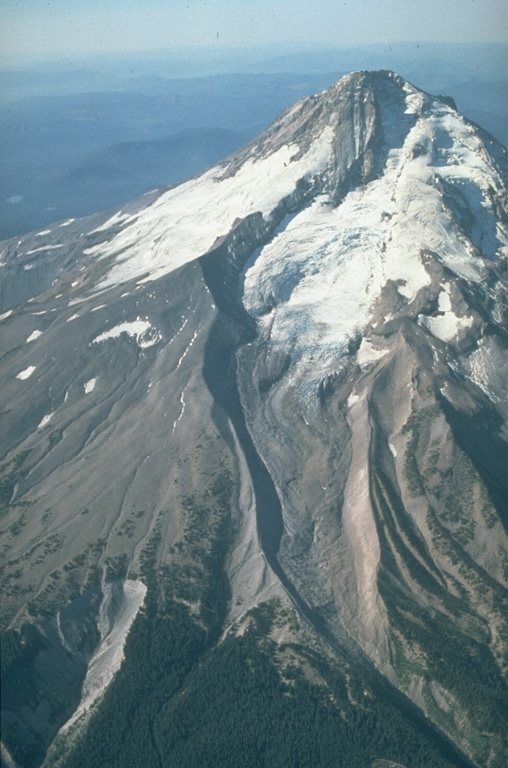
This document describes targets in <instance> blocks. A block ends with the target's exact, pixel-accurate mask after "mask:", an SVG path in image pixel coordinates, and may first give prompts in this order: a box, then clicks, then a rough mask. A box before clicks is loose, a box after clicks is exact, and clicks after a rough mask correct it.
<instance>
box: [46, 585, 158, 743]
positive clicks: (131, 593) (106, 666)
mask: <svg viewBox="0 0 508 768" xmlns="http://www.w3.org/2000/svg"><path fill="white" fill-rule="evenodd" d="M103 595H104V597H103V600H102V603H101V606H100V609H99V620H98V622H97V629H98V630H99V632H100V637H101V639H100V643H99V646H98V648H97V650H96V652H95V653H94V655H93V656H92V658H91V660H90V663H89V664H88V669H87V673H86V677H85V680H84V683H83V688H82V693H81V701H80V703H79V705H78V707H77V709H76V711H75V712H74V714H73V715H72V717H71V718H70V720H68V721H67V722H66V723H65V725H64V726H62V728H61V732H65V731H66V730H68V728H69V727H70V726H71V725H73V724H74V723H75V722H76V721H77V720H78V719H79V718H80V717H81V716H82V715H83V714H85V713H86V712H88V711H89V709H90V707H91V706H92V705H93V703H94V702H95V701H96V700H97V698H98V697H99V696H100V695H101V694H102V693H103V692H104V691H105V690H106V688H107V687H108V685H109V684H110V682H111V681H112V679H113V677H114V676H115V674H116V672H117V671H118V670H119V669H120V666H121V664H122V661H123V658H124V654H123V649H124V645H125V641H126V639H127V635H128V634H129V630H130V628H131V625H132V622H133V621H134V619H135V618H136V616H137V614H138V612H139V609H140V608H141V606H142V605H143V602H144V600H145V595H146V586H145V585H144V584H143V583H142V582H141V581H133V580H127V581H125V582H123V584H119V583H114V584H106V585H105V587H104V590H103Z"/></svg>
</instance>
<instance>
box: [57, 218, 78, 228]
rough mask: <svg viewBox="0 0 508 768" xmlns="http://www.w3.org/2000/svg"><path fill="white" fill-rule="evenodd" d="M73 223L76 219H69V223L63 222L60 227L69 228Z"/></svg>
mask: <svg viewBox="0 0 508 768" xmlns="http://www.w3.org/2000/svg"><path fill="white" fill-rule="evenodd" d="M73 221H75V219H67V221H63V222H62V223H61V224H60V225H59V226H60V227H68V226H69V224H72V222H73Z"/></svg>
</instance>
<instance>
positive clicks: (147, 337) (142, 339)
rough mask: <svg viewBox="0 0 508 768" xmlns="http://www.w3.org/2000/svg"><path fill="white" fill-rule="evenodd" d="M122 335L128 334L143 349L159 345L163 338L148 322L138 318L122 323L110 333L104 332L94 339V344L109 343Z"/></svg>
mask: <svg viewBox="0 0 508 768" xmlns="http://www.w3.org/2000/svg"><path fill="white" fill-rule="evenodd" d="M122 333H126V334H127V335H128V336H130V337H131V338H133V339H135V341H136V343H137V344H138V346H140V347H141V348H142V349H146V348H147V347H153V345H154V344H157V343H158V342H159V341H160V340H161V338H162V336H161V334H160V333H159V331H157V330H155V329H154V327H153V326H152V325H151V323H150V322H149V321H148V320H141V318H140V317H138V318H137V319H136V320H133V321H130V322H125V323H120V324H119V325H115V327H114V328H110V330H109V331H104V333H101V334H100V335H99V336H97V337H96V338H95V339H93V341H92V344H100V343H101V342H102V341H107V340H108V339H117V338H118V337H119V336H120V335H121V334H122Z"/></svg>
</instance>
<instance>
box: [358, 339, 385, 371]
mask: <svg viewBox="0 0 508 768" xmlns="http://www.w3.org/2000/svg"><path fill="white" fill-rule="evenodd" d="M387 351H388V350H387V349H376V348H375V347H373V346H372V342H371V341H369V340H368V339H366V338H365V337H364V338H363V339H362V343H361V344H360V347H359V349H358V352H357V353H356V359H357V361H358V364H359V365H361V366H362V367H363V366H365V365H369V363H375V362H376V361H377V360H379V359H380V358H381V357H383V355H386V353H387Z"/></svg>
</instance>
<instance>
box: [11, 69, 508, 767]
mask: <svg viewBox="0 0 508 768" xmlns="http://www.w3.org/2000/svg"><path fill="white" fill-rule="evenodd" d="M506 195H507V187H506V152H505V150H504V149H503V148H501V147H500V146H499V145H497V144H496V142H495V141H494V140H492V139H491V138H490V137H489V136H488V135H487V134H484V133H483V132H482V131H481V130H480V129H478V128H477V127H476V126H473V125H471V124H469V123H468V122H467V121H466V120H465V119H464V118H462V117H461V116H460V115H459V114H458V113H457V112H456V111H455V109H454V108H453V106H452V105H450V104H449V103H448V102H446V101H443V100H440V99H436V98H434V97H431V96H429V95H427V94H425V93H423V92H421V91H418V90H417V89H416V88H414V87H413V86H411V85H409V84H408V83H406V82H405V81H403V80H402V79H401V78H399V77H398V76H396V75H394V74H393V73H387V72H380V73H365V72H364V73H354V74H352V75H349V76H348V77H346V78H343V79H342V80H340V81H339V82H338V83H337V84H336V85H335V86H333V88H331V89H330V90H329V91H327V92H325V93H323V94H321V95H319V96H315V97H312V98H308V99H304V100H302V101H301V102H298V103H297V104H296V105H295V106H294V107H292V108H290V109H289V110H287V111H286V112H285V113H284V114H283V115H282V116H281V117H280V118H279V120H278V121H276V123H274V125H273V126H271V128H270V129H268V131H267V132H266V133H264V134H263V135H262V136H261V137H260V138H259V139H258V140H257V141H255V142H253V143H251V144H250V145H248V146H247V147H245V148H244V149H243V150H242V151H241V152H239V153H238V154H236V155H235V156H233V157H231V158H229V159H228V160H227V161H225V162H224V163H222V164H220V165H218V166H216V167H214V168H213V169H211V170H210V171H208V172H207V173H205V174H203V176H201V177H199V178H198V179H196V180H193V181H191V182H188V183H186V184H184V185H182V186H181V187H178V188H176V189H173V190H169V191H166V192H163V193H161V194H159V195H152V196H151V197H147V198H146V199H141V200H140V201H137V202H136V203H133V204H132V206H131V207H130V208H129V209H124V210H123V211H121V212H118V213H116V214H114V215H113V216H109V217H107V216H105V215H103V216H99V217H92V218H91V219H88V220H84V221H83V222H64V223H63V224H61V225H60V226H57V227H55V228H54V229H52V230H51V232H50V233H49V234H45V235H40V236H39V235H37V234H33V235H30V236H27V237H25V238H23V239H22V240H21V241H19V243H14V242H9V243H6V244H4V248H3V254H2V260H3V262H4V266H3V270H4V271H5V273H6V280H5V282H4V286H5V288H4V294H3V296H4V298H5V302H6V303H5V309H2V311H3V312H4V314H3V315H2V328H3V331H4V333H3V337H4V342H3V343H4V345H5V354H4V358H3V363H2V377H3V378H2V385H1V392H2V398H3V399H4V401H5V404H4V405H3V410H2V420H3V427H2V446H3V447H2V461H3V465H2V471H3V485H2V493H3V499H4V503H5V508H6V512H5V516H4V518H3V526H2V527H3V534H4V566H3V569H4V579H5V582H4V583H5V586H4V618H3V620H4V626H5V627H14V628H19V627H21V626H22V625H23V623H24V622H27V621H30V622H32V621H34V622H35V623H36V624H37V625H38V626H39V628H40V630H41V632H42V633H43V635H44V637H45V638H46V639H47V640H48V641H49V635H50V630H49V629H48V627H50V626H54V625H55V621H56V617H58V616H60V615H63V612H64V611H65V610H68V609H67V608H66V606H68V605H70V604H72V605H74V604H75V602H73V601H76V600H80V599H82V598H80V597H79V596H80V595H82V594H83V593H86V594H94V595H95V600H96V605H95V608H94V611H93V612H92V615H93V622H92V623H93V631H92V632H91V634H90V631H91V630H90V631H89V628H87V627H88V624H87V623H86V622H83V626H82V628H81V630H80V632H81V635H80V636H82V637H83V638H88V639H87V641H86V643H85V646H86V652H84V651H81V650H80V651H79V652H78V651H76V652H74V651H72V650H70V651H69V654H70V656H71V657H72V658H73V659H78V658H79V659H81V662H80V664H81V666H79V664H78V666H79V672H77V673H76V675H75V680H77V681H78V683H77V684H78V687H79V686H80V685H81V683H82V681H83V679H84V676H85V672H86V670H85V665H86V664H88V663H89V662H90V659H92V657H93V658H95V659H96V658H97V656H98V654H99V655H100V646H99V643H100V637H99V635H100V634H101V631H100V626H99V629H96V628H95V623H94V622H95V621H99V616H100V609H99V604H100V603H101V601H102V605H103V606H104V600H105V596H106V595H108V594H109V593H110V592H111V590H112V587H111V586H110V584H111V583H113V582H116V583H119V584H122V583H124V582H125V583H126V584H132V583H137V584H141V586H140V587H139V588H136V589H137V591H136V590H134V592H135V595H134V597H135V598H136V599H135V600H134V603H135V604H136V605H135V608H136V610H135V611H134V609H133V612H132V613H131V614H129V616H130V619H129V621H130V620H131V619H132V618H133V617H134V615H135V613H136V611H137V610H139V608H140V606H141V604H142V602H143V599H144V592H143V589H144V587H143V584H144V583H147V582H148V580H149V579H155V582H151V584H152V587H150V586H149V593H150V589H151V588H153V583H156V584H158V585H159V586H158V587H157V589H160V590H163V585H166V586H167V584H168V583H171V585H172V587H171V589H173V590H176V592H175V594H176V595H177V597H178V599H179V600H180V601H183V602H184V603H185V604H186V605H187V606H189V609H190V610H191V611H192V612H193V613H194V615H196V616H200V615H204V614H203V611H204V610H205V606H206V605H207V603H206V600H205V598H204V597H203V596H201V597H199V594H200V593H199V590H197V586H196V585H198V584H200V583H201V582H200V580H201V579H203V578H204V577H205V575H206V570H205V566H204V565H203V563H204V562H205V559H204V558H205V557H206V558H211V557H212V555H213V553H214V552H215V551H216V548H215V547H216V545H215V544H214V543H213V542H215V541H216V539H217V540H219V539H220V540H221V541H222V546H223V550H224V551H223V552H222V555H221V556H222V557H223V561H222V562H223V567H224V568H225V572H226V574H227V579H228V585H229V586H228V595H229V597H228V599H227V600H226V598H224V604H223V605H222V608H220V610H219V609H218V608H217V615H219V614H220V615H222V614H221V613H220V612H221V611H223V618H222V624H221V632H222V633H224V632H227V630H228V628H230V627H231V626H233V625H234V624H235V622H238V621H241V620H242V617H245V615H246V613H247V612H248V611H249V610H250V609H251V608H252V607H253V606H255V605H258V604H261V603H262V602H264V601H266V600H269V599H270V598H272V597H274V596H278V597H279V598H280V599H281V600H282V601H285V602H286V604H292V605H293V607H294V609H295V610H296V611H297V612H300V614H301V615H302V616H303V617H304V618H305V620H306V622H307V623H308V624H309V625H310V626H311V628H312V631H313V632H315V633H317V635H319V636H321V638H324V640H325V641H326V643H328V645H329V646H330V648H331V649H332V652H333V653H335V654H337V655H338V656H339V657H341V658H344V659H347V660H348V663H352V664H359V665H361V666H362V668H363V669H371V670H373V671H372V674H374V675H378V674H379V673H382V675H383V676H384V677H385V678H387V679H388V680H389V681H390V682H391V683H393V684H394V685H395V686H396V687H397V688H399V689H400V690H402V691H403V692H404V693H405V694H406V695H407V696H408V697H409V698H410V699H411V700H412V701H413V702H415V703H416V704H417V705H418V707H420V708H421V709H422V710H423V711H424V712H425V713H426V714H427V715H428V716H429V717H430V718H431V719H433V720H434V722H435V723H436V724H437V725H438V726H439V728H440V729H442V730H443V731H445V732H446V733H447V734H448V735H449V736H450V737H451V739H452V740H453V741H454V742H455V743H456V744H457V745H458V746H459V747H460V749H461V750H462V751H463V752H465V753H466V754H468V755H470V756H471V757H472V759H473V760H474V761H476V762H477V764H484V765H492V766H495V765H500V762H499V761H500V760H502V757H501V756H502V750H503V746H502V735H501V734H499V733H497V732H493V731H492V730H489V726H488V723H489V722H491V712H490V710H489V706H490V705H489V702H488V700H487V698H486V695H485V692H484V691H483V689H482V691H481V692H480V693H479V694H478V697H477V700H476V705H477V709H476V710H475V711H473V709H472V707H471V700H470V698H469V697H468V695H467V691H466V688H467V682H466V678H468V676H469V678H468V679H469V682H470V681H471V680H472V681H473V683H474V685H477V684H478V685H479V684H480V682H479V681H481V680H482V676H484V675H485V674H488V675H490V676H491V679H492V680H494V679H496V680H497V679H501V678H499V675H506V667H507V659H506V650H507V648H506V611H505V608H504V606H503V601H505V599H506V591H505V590H506V578H507V575H508V555H507V547H506V526H507V518H506V498H507V495H506V438H507V435H506V412H505V405H506V392H505V383H506V370H505V367H504V366H505V362H506V314H507V309H506V293H505V278H506V256H507V244H508V227H507V222H508V213H507V206H506V199H507V197H506ZM34 257H36V258H34ZM33 270H37V281H33V280H32V279H31V275H32V274H35V272H33ZM226 487H227V489H228V493H229V491H230V492H231V497H230V501H229V502H228V524H227V527H221V526H223V524H224V519H223V516H224V510H223V507H224V501H223V500H224V498H225V497H224V495H223V490H224V488H226ZM200 515H201V517H199V516H200ZM198 518H199V520H200V521H201V522H200V523H199V525H200V526H201V527H196V526H197V525H198V523H197V522H196V521H197V520H198ZM193 526H194V527H193ZM207 526H208V527H207ZM226 530H227V533H226ZM197 531H199V535H198V534H197ZM219 532H220V535H219ZM214 537H215V538H214ZM138 580H139V581H138ZM175 585H176V586H175ZM164 588H166V587H164ZM118 589H120V587H118ZM122 589H123V590H125V588H124V587H122ZM87 590H88V591H89V590H92V592H87ZM94 590H95V591H94ZM140 590H141V591H140ZM178 590H180V591H178ZM196 590H197V591H196ZM141 592H143V595H141ZM122 594H123V593H122ZM224 594H226V592H225V593H224ZM137 598H139V600H138V599H137ZM142 598H143V599H142ZM131 602H132V601H131ZM127 603H129V601H128V600H127ZM134 603H133V604H134ZM129 605H130V603H129ZM206 610H208V608H207V609H206ZM127 613H128V611H127ZM87 621H88V619H87ZM129 621H127V620H126V621H125V622H124V625H125V626H124V628H126V629H125V632H124V633H123V634H122V632H120V633H119V636H120V635H121V641H122V642H123V640H124V638H125V635H126V633H127V631H128V626H130V624H129ZM48 622H49V623H48ZM99 623H100V622H99ZM113 624H114V622H113ZM78 635H79V632H78ZM106 636H107V633H105V632H104V631H103V632H102V640H103V641H104V638H105V637H106ZM437 637H438V638H439V642H436V638H437ZM45 652H46V651H44V652H41V654H39V656H38V657H37V659H38V662H37V663H38V664H39V667H41V669H42V667H44V657H43V655H42V654H43V653H45ZM76 663H77V662H76ZM452 667H453V668H454V669H455V670H457V669H458V670H459V672H457V671H454V672H453V673H451V672H450V669H451V668H452ZM466 670H468V671H467V672H466ZM91 671H93V664H90V666H89V677H90V673H91ZM41 674H43V675H44V672H43V671H42V672H41ZM496 676H498V677H496ZM92 677H93V675H92ZM496 686H497V683H496ZM495 690H496V693H495V696H497V695H498V693H497V691H498V688H497V687H496V689H495ZM87 691H88V688H87V685H86V684H85V689H84V693H83V700H82V702H81V705H80V707H81V708H80V709H78V714H79V713H80V712H82V711H84V710H85V709H86V708H87V707H86V700H87V696H89V693H87ZM73 695H74V694H73ZM74 698H75V696H74ZM89 698H90V697H89ZM496 701H497V700H496ZM492 706H493V707H495V706H497V704H496V703H494V704H493V705H492ZM77 707H78V701H74V699H73V705H72V707H70V708H67V709H66V708H63V710H60V711H59V712H57V713H53V715H52V720H51V726H50V727H49V731H48V729H46V730H47V732H51V734H54V733H55V732H56V730H58V728H59V727H60V726H63V725H64V723H65V721H66V720H68V718H69V717H70V716H71V714H72V712H71V711H68V709H70V710H74V709H75V708H77ZM486 734H488V735H486ZM49 740H50V739H49ZM49 740H48V738H47V737H46V738H45V739H44V741H45V746H47V743H48V741H49Z"/></svg>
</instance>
